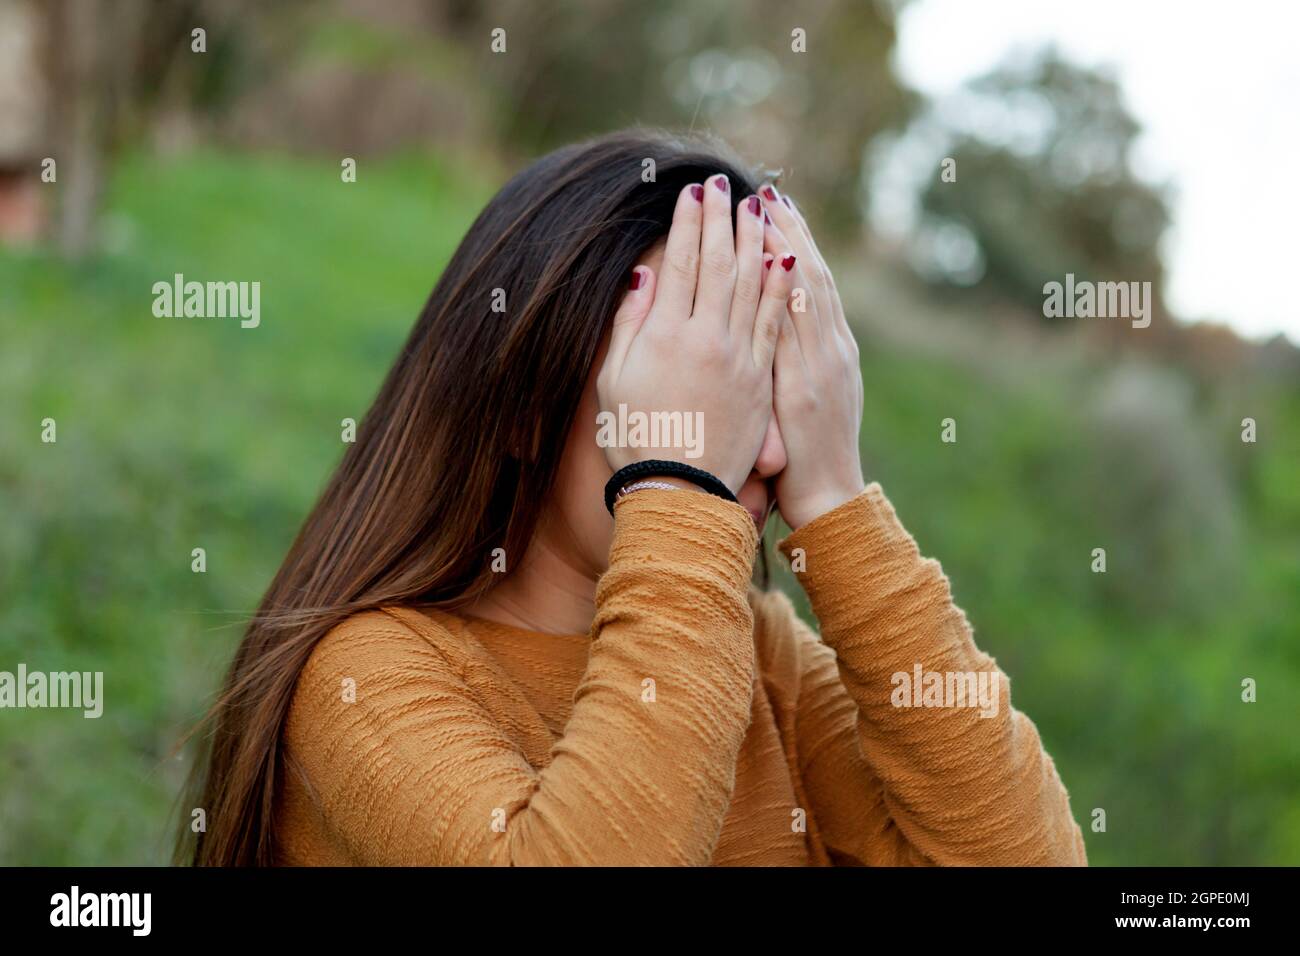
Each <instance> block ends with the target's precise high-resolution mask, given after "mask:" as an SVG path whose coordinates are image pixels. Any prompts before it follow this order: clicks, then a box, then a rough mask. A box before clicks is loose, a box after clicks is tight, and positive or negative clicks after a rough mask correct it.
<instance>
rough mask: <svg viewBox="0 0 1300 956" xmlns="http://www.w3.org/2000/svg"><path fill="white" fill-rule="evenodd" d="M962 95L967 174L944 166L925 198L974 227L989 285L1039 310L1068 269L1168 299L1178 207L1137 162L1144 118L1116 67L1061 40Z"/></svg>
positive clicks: (960, 132) (953, 129) (953, 151)
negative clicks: (1131, 108) (1142, 284)
mask: <svg viewBox="0 0 1300 956" xmlns="http://www.w3.org/2000/svg"><path fill="white" fill-rule="evenodd" d="M951 105H953V106H955V107H956V108H954V109H950V110H949V111H948V116H949V118H948V119H946V120H944V119H939V120H937V121H938V122H939V124H940V125H941V126H942V127H944V128H945V129H944V131H945V133H946V136H947V141H948V144H949V145H948V148H947V153H946V155H947V157H949V158H952V159H954V160H956V171H957V180H956V181H955V182H946V181H944V179H943V178H942V177H941V176H940V175H939V173H938V171H936V173H935V175H934V176H933V177H932V178H931V180H930V182H929V185H928V186H927V187H926V189H925V192H924V194H923V196H922V200H921V205H922V208H923V210H924V211H925V213H927V214H928V215H929V216H931V217H933V218H934V219H937V220H939V221H941V222H945V223H955V224H957V225H959V226H960V227H962V228H963V229H965V230H966V231H968V232H969V234H970V235H971V236H973V237H974V239H975V241H976V243H977V244H978V246H979V252H980V253H981V255H982V258H983V262H984V271H983V275H982V277H981V278H980V279H979V281H978V283H977V284H978V286H980V287H982V288H984V289H986V290H989V291H992V292H995V293H997V294H1000V295H1003V296H1005V297H1007V298H1010V299H1013V300H1016V301H1019V302H1022V303H1023V304H1025V305H1026V306H1028V307H1030V308H1031V309H1033V310H1034V311H1036V312H1041V310H1042V305H1043V284H1044V283H1045V282H1047V281H1052V280H1056V281H1061V280H1062V279H1063V277H1064V276H1065V274H1066V273H1074V275H1075V278H1076V280H1084V279H1087V280H1092V281H1128V282H1137V281H1150V282H1151V283H1152V293H1153V299H1154V300H1155V301H1156V302H1157V303H1159V302H1160V301H1161V298H1162V297H1161V290H1162V287H1163V279H1164V267H1163V265H1162V264H1161V260H1160V250H1159V241H1160V238H1161V236H1162V235H1163V234H1164V231H1165V229H1166V227H1167V226H1168V224H1169V208H1168V205H1167V200H1166V197H1165V195H1164V192H1163V190H1162V189H1161V188H1159V187H1156V186H1153V185H1151V184H1149V183H1147V182H1145V181H1143V180H1141V179H1139V178H1138V177H1137V176H1136V175H1135V174H1134V172H1133V168H1132V164H1131V161H1130V160H1131V152H1132V147H1133V143H1134V140H1135V139H1136V137H1137V135H1138V133H1139V130H1140V127H1139V125H1138V123H1137V121H1136V120H1135V119H1134V118H1133V117H1132V116H1131V115H1130V114H1129V112H1128V110H1127V109H1126V108H1125V106H1124V103H1123V100H1122V97H1121V94H1120V88H1119V85H1118V83H1117V82H1116V81H1115V80H1114V79H1113V78H1111V77H1109V76H1107V75H1105V74H1102V73H1099V72H1095V71H1093V70H1089V69H1085V68H1082V67H1079V66H1075V65H1073V64H1070V63H1068V62H1066V61H1064V60H1063V59H1061V58H1060V56H1059V55H1058V54H1057V53H1056V51H1055V50H1053V49H1050V48H1049V49H1048V50H1046V51H1044V52H1042V53H1041V54H1039V55H1038V56H1037V57H1036V58H1035V59H1033V60H1031V61H1030V62H1029V63H1027V64H1025V65H1021V66H1015V65H1008V66H1005V67H1002V68H1000V69H998V70H995V71H993V72H991V73H989V74H987V75H985V76H983V77H981V78H979V79H977V80H975V81H973V82H972V83H971V84H969V86H968V88H967V89H966V90H965V91H964V92H963V94H962V96H961V97H960V98H959V102H958V103H956V104H951ZM1157 311H1158V312H1160V311H1163V309H1157ZM1158 318H1159V315H1157V319H1158Z"/></svg>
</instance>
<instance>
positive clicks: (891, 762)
mask: <svg viewBox="0 0 1300 956" xmlns="http://www.w3.org/2000/svg"><path fill="white" fill-rule="evenodd" d="M780 548H781V550H782V552H783V553H784V554H785V555H786V556H787V557H791V556H792V555H793V556H794V557H795V558H797V559H801V560H802V565H803V567H804V570H803V571H802V572H800V573H799V575H798V576H799V578H800V580H801V581H802V583H803V586H804V588H805V590H806V591H807V593H808V597H809V601H810V602H811V605H812V609H813V612H814V614H815V615H816V616H817V620H818V622H819V623H820V626H821V638H822V640H820V641H819V640H817V638H816V637H815V636H814V635H813V634H811V632H809V631H808V629H807V628H806V627H804V626H802V625H799V626H798V628H797V631H798V633H797V638H798V644H799V653H800V666H801V679H800V690H799V700H798V705H797V717H796V720H797V726H798V746H799V752H800V760H801V767H800V772H801V775H802V776H803V778H804V786H805V788H806V792H807V794H808V799H809V801H810V803H811V804H812V806H811V810H812V813H813V817H814V819H815V821H816V824H817V826H818V828H819V830H820V832H821V834H822V837H823V840H824V842H825V843H826V845H827V847H828V849H829V851H830V852H831V854H832V857H833V858H835V859H838V860H839V861H840V862H858V863H862V864H866V865H926V864H935V865H994V866H997V865H1086V863H1087V858H1086V855H1085V851H1084V844H1083V836H1082V833H1081V832H1080V830H1079V827H1078V824H1077V823H1075V821H1074V819H1073V817H1072V816H1071V813H1070V803H1069V796H1068V794H1067V793H1066V791H1065V788H1064V786H1063V785H1062V783H1061V780H1060V778H1059V777H1058V775H1057V772H1056V767H1055V765H1054V764H1053V761H1052V758H1051V757H1050V756H1048V754H1047V753H1046V752H1045V751H1044V750H1043V747H1042V743H1041V741H1040V740H1039V736H1038V731H1037V729H1036V728H1035V727H1034V724H1033V722H1032V721H1031V720H1030V719H1029V718H1028V717H1026V716H1025V715H1024V714H1022V713H1020V712H1019V711H1017V710H1015V709H1013V708H1012V706H1011V697H1010V687H1009V682H1008V679H1007V677H1006V675H1005V674H1004V673H1003V672H1002V671H1001V670H1000V669H999V668H998V666H997V664H996V662H995V661H994V660H993V659H992V658H990V657H989V656H988V655H986V654H984V653H983V652H981V651H980V650H979V649H978V648H977V647H976V646H975V643H974V641H973V640H972V636H971V629H970V626H969V624H968V623H967V620H966V616H965V614H963V613H962V611H961V610H960V609H959V608H957V607H956V606H955V605H954V604H953V602H952V596H951V594H950V592H949V587H948V580H947V578H946V577H945V576H944V574H943V571H942V569H941V568H940V567H939V565H938V563H937V562H935V561H933V560H929V559H926V558H922V557H921V555H920V553H919V551H918V549H917V546H916V542H915V541H914V540H913V539H912V537H911V535H909V534H908V533H907V531H906V530H905V529H904V528H903V527H902V525H901V524H900V523H899V521H898V518H897V516H896V515H895V513H894V509H893V507H892V506H891V505H890V503H889V501H888V500H887V499H886V498H885V495H884V493H883V491H882V490H881V488H880V486H879V485H878V484H875V483H873V484H871V485H870V486H869V487H868V488H867V489H866V490H865V491H864V492H863V493H862V494H860V495H859V496H857V497H856V498H853V499H851V500H850V501H848V502H845V503H844V504H843V505H841V506H839V507H838V508H835V509H833V510H832V511H830V512H827V513H826V514H824V515H821V516H820V517H818V518H817V519H815V520H813V521H811V522H809V523H808V524H806V525H804V526H803V527H802V528H800V529H799V530H797V531H795V532H794V533H793V534H791V535H790V536H789V537H787V538H786V539H785V540H784V541H782V542H781V544H780ZM796 549H801V550H802V553H801V554H796ZM796 566H798V562H796ZM823 642H824V643H823ZM918 673H919V674H920V675H921V679H920V681H918V680H917V676H918ZM981 691H982V692H983V693H981ZM963 701H964V704H963ZM845 858H847V859H845Z"/></svg>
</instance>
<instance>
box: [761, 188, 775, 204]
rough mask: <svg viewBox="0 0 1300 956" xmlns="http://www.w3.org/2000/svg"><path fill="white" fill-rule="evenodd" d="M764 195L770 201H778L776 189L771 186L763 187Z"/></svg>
mask: <svg viewBox="0 0 1300 956" xmlns="http://www.w3.org/2000/svg"><path fill="white" fill-rule="evenodd" d="M763 196H764V197H765V198H766V199H768V200H769V201H770V202H776V190H775V189H774V188H773V187H771V186H764V187H763Z"/></svg>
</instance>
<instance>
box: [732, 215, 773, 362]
mask: <svg viewBox="0 0 1300 956" xmlns="http://www.w3.org/2000/svg"><path fill="white" fill-rule="evenodd" d="M764 278H765V275H764V271H763V204H762V202H760V201H759V198H758V197H757V196H750V197H749V198H747V199H746V200H745V201H744V202H742V203H741V204H740V206H739V207H737V209H736V288H735V292H734V294H733V295H732V297H731V331H732V333H733V334H734V335H736V336H737V341H740V340H741V339H740V337H741V336H752V335H753V334H754V317H755V316H756V315H757V314H758V300H759V299H760V298H761V297H762V295H763V280H764Z"/></svg>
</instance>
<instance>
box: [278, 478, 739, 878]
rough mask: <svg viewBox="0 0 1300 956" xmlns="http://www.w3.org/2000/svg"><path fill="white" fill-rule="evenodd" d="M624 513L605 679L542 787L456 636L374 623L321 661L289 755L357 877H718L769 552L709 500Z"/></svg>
mask: <svg viewBox="0 0 1300 956" xmlns="http://www.w3.org/2000/svg"><path fill="white" fill-rule="evenodd" d="M615 514H616V520H615V531H614V540H613V545H612V547H611V551H610V565H609V570H608V571H607V573H606V574H604V575H603V576H602V578H601V580H600V582H599V585H598V589H597V595H596V616H595V620H594V622H593V625H592V645H591V650H590V653H589V657H588V664H587V668H586V671H585V673H584V675H583V678H582V680H581V682H580V683H579V686H578V688H577V690H576V692H575V695H574V704H573V710H572V712H571V716H570V719H569V721H568V723H567V725H566V726H565V728H564V731H563V734H562V736H561V737H560V738H559V739H558V740H557V741H556V742H555V743H554V746H553V748H552V751H551V753H552V759H551V761H550V763H549V764H548V765H547V766H545V767H543V768H541V769H536V768H534V766H532V765H531V764H530V763H529V761H528V760H527V759H525V757H524V754H523V753H522V752H521V750H520V748H519V747H518V746H517V745H516V743H515V742H514V741H515V739H516V738H513V737H512V735H511V734H509V733H507V732H506V728H505V727H503V726H502V721H500V720H499V719H497V718H494V716H493V714H492V713H491V708H490V706H489V705H488V703H487V702H486V700H485V698H484V696H483V695H482V694H480V693H477V692H476V691H479V690H482V688H481V687H479V686H477V684H478V683H479V682H481V675H476V677H475V679H474V680H473V681H471V680H470V679H469V678H467V676H466V675H465V674H463V673H461V671H462V670H463V668H458V666H457V664H456V660H457V655H456V654H455V647H454V646H452V645H449V644H448V642H449V641H453V640H454V639H453V638H452V636H451V635H450V634H449V633H448V632H446V631H445V630H443V629H441V628H437V626H436V625H434V624H433V623H432V622H430V628H431V629H433V630H434V631H437V632H440V633H434V634H433V635H432V639H431V636H430V635H429V634H425V635H422V636H419V637H417V636H416V635H415V634H414V633H413V632H412V631H411V629H410V628H409V627H407V626H406V625H403V624H401V623H400V622H399V620H398V618H395V617H393V616H390V615H388V614H382V613H371V614H367V615H364V616H363V617H365V618H367V619H368V622H366V623H364V624H358V623H351V622H345V623H344V624H343V625H340V627H339V628H336V629H335V630H334V631H331V633H330V634H329V635H327V637H326V638H325V639H324V640H323V641H322V643H321V644H320V645H318V647H317V649H316V650H315V652H314V653H313V655H312V658H311V659H310V660H309V662H308V666H307V667H306V668H305V670H304V672H303V674H302V676H301V678H300V680H299V684H298V688H297V691H296V693H295V698H294V702H293V706H292V708H291V714H290V719H289V723H288V726H287V731H286V734H287V742H288V748H289V751H290V753H291V754H292V756H293V760H294V762H295V764H296V765H297V766H298V768H299V773H300V775H301V776H302V777H304V778H305V782H306V783H307V785H308V787H309V789H310V791H311V793H312V794H313V799H314V801H315V802H316V805H317V806H318V808H319V812H320V814H321V816H322V817H323V819H324V821H325V822H326V825H327V826H328V827H329V829H330V830H331V831H332V833H333V835H334V837H335V839H336V840H338V841H340V842H341V843H342V845H343V846H344V847H345V848H346V852H347V855H348V856H349V858H351V859H353V860H355V861H357V862H359V863H362V864H366V865H394V864H396V865H409V864H423V865H573V864H577V865H606V866H617V865H684V864H685V865H703V864H707V863H708V862H709V860H710V858H711V857H712V854H713V849H714V845H715V844H716V842H717V840H718V836H719V833H720V831H721V828H722V822H723V816H724V814H725V812H726V809H727V806H728V804H729V802H730V799H731V793H732V789H733V786H734V782H735V765H736V758H737V754H738V752H739V750H740V746H741V742H742V740H743V738H744V735H745V732H746V730H747V728H748V724H749V720H750V713H751V697H752V694H753V683H754V663H755V657H754V643H753V636H752V629H753V616H752V610H751V608H750V605H749V602H748V600H747V596H746V594H747V588H748V584H749V578H750V574H751V570H752V566H753V560H754V554H755V549H756V546H757V542H758V535H757V532H756V530H755V528H754V524H753V521H752V520H751V519H750V518H749V516H748V514H747V513H746V512H745V511H744V509H743V508H741V507H740V506H738V505H736V504H733V503H729V502H724V501H721V500H719V499H717V498H714V497H713V496H711V495H704V494H698V493H694V492H687V491H664V490H655V489H648V490H642V491H638V492H636V493H635V494H632V495H629V496H627V497H626V498H624V499H621V500H620V501H619V502H618V504H617V505H616V511H615ZM355 620H356V619H353V621H355ZM385 622H386V623H385ZM345 677H351V678H353V680H354V681H355V688H356V693H355V698H356V699H355V702H353V703H342V702H340V692H339V687H340V680H341V679H342V678H345ZM650 681H653V685H651V684H650V683H648V682H650ZM651 687H653V693H650V692H649V690H650V688H651ZM488 694H489V697H490V694H491V690H490V689H488Z"/></svg>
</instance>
